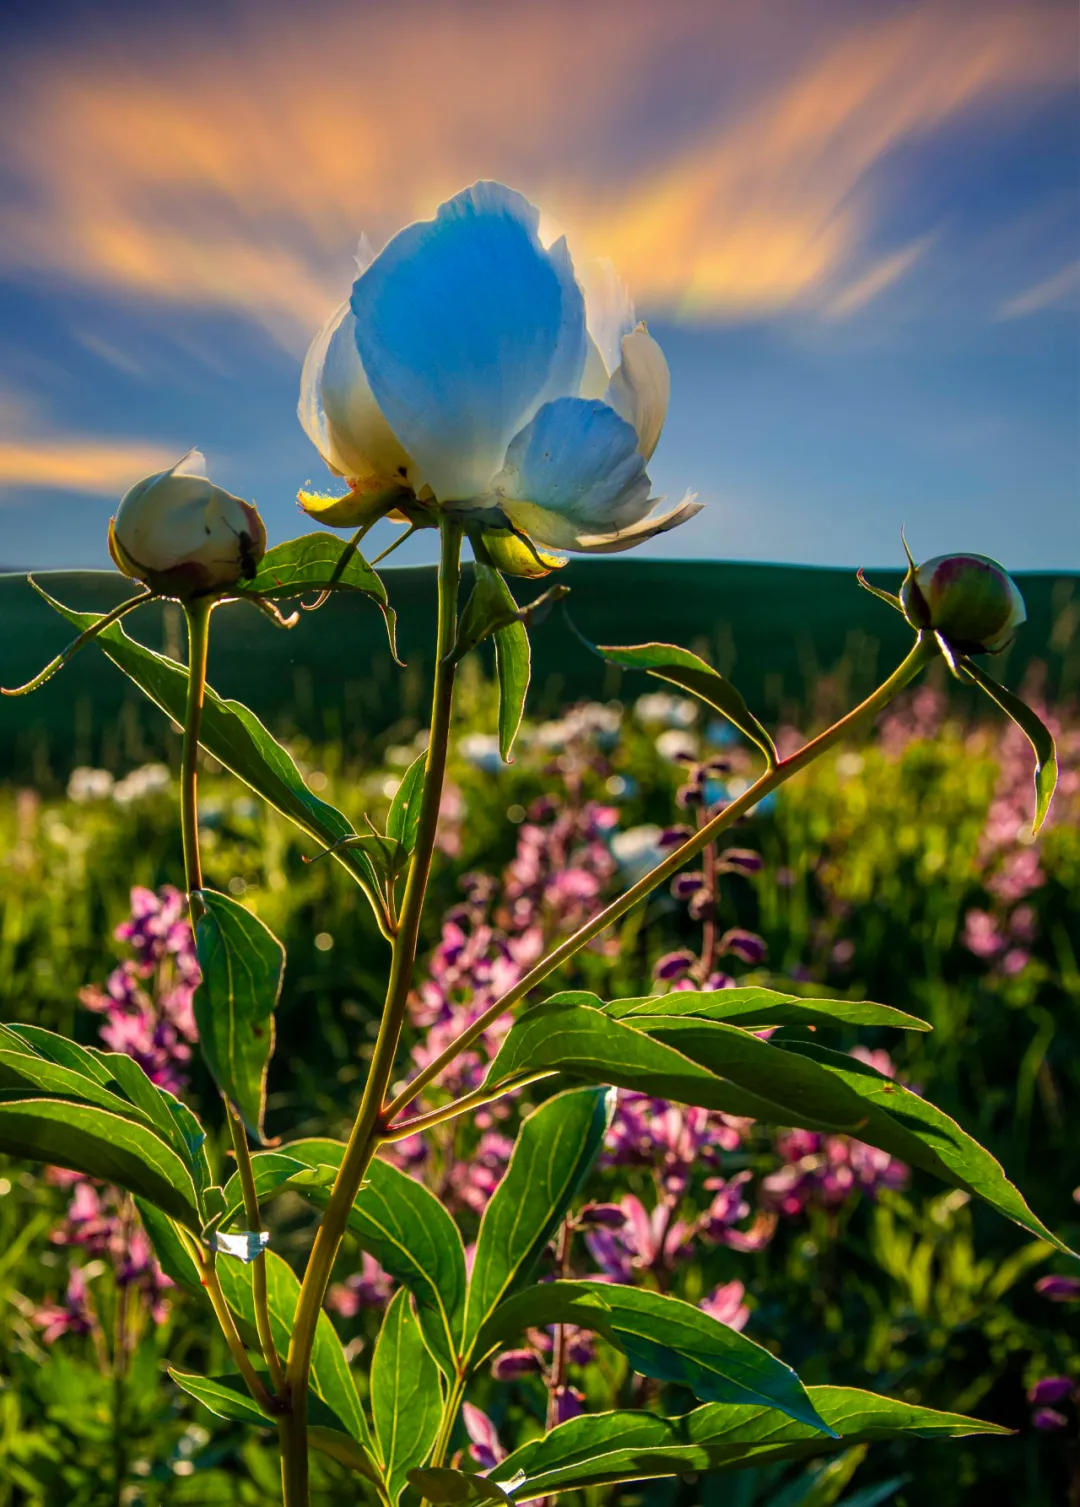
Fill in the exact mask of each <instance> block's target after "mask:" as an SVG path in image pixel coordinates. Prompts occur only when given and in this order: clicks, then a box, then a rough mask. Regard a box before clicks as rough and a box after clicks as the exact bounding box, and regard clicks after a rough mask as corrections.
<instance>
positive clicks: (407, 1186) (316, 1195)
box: [252, 1139, 465, 1378]
mask: <svg viewBox="0 0 1080 1507" xmlns="http://www.w3.org/2000/svg"><path fill="white" fill-rule="evenodd" d="M344 1153H345V1146H344V1143H343V1142H342V1141H329V1140H321V1139H311V1140H304V1141H293V1142H292V1143H291V1144H290V1145H288V1146H283V1147H282V1148H281V1151H280V1152H270V1153H268V1155H270V1156H280V1155H286V1156H289V1157H292V1158H294V1159H295V1160H296V1161H297V1162H298V1163H302V1164H304V1165H306V1166H308V1167H320V1166H326V1167H333V1168H334V1169H335V1171H336V1169H337V1168H338V1167H339V1166H340V1165H341V1158H342V1156H343V1155H344ZM264 1155H267V1154H266V1153H263V1154H259V1155H257V1156H254V1157H253V1158H252V1163H253V1164H254V1166H255V1169H256V1179H258V1176H259V1167H260V1164H261V1163H262V1161H263V1159H264ZM278 1170H283V1169H278ZM290 1175H292V1174H290ZM294 1186H295V1187H296V1190H297V1192H299V1193H301V1194H303V1196H304V1197H305V1198H307V1199H308V1200H309V1201H310V1202H311V1203H314V1204H315V1205H316V1207H318V1208H322V1207H323V1206H324V1205H325V1203H326V1201H327V1198H328V1197H329V1194H328V1191H327V1189H326V1187H325V1186H318V1185H304V1184H303V1183H300V1182H297V1183H295V1184H294ZM349 1229H350V1230H351V1232H352V1233H353V1234H354V1235H355V1236H356V1238H357V1240H358V1241H359V1242H360V1245H361V1247H362V1249H364V1250H365V1251H370V1253H371V1254H372V1255H373V1256H374V1257H375V1259H376V1260H377V1261H378V1262H379V1263H380V1264H381V1265H382V1266H384V1267H385V1268H386V1270H387V1271H388V1272H389V1273H390V1275H391V1276H392V1277H396V1278H397V1280H398V1281H399V1282H403V1283H404V1284H405V1286H406V1287H407V1288H408V1289H409V1290H410V1292H411V1293H412V1295H413V1297H414V1298H415V1299H416V1309H417V1314H418V1316H419V1319H420V1327H421V1329H422V1330H423V1331H424V1338H425V1340H426V1341H427V1345H428V1349H429V1350H430V1351H431V1353H432V1355H433V1356H434V1357H435V1359H436V1361H438V1363H439V1367H440V1369H441V1370H442V1371H443V1372H444V1374H445V1375H446V1376H448V1377H452V1378H456V1376H457V1367H458V1360H459V1357H460V1355H461V1352H462V1333H463V1329H464V1320H465V1247H464V1246H463V1245H462V1242H461V1233H460V1231H459V1230H458V1227H457V1225H456V1224H455V1223H454V1221H453V1219H451V1217H450V1215H449V1214H448V1213H447V1212H446V1210H445V1209H444V1208H443V1206H442V1204H441V1203H440V1202H439V1200H438V1199H437V1198H436V1197H435V1195H434V1193H431V1192H429V1190H428V1189H427V1188H425V1187H424V1185H423V1183H418V1182H417V1181H416V1180H415V1178H411V1177H409V1176H407V1174H406V1173H404V1172H399V1171H398V1169H397V1168H396V1167H392V1166H391V1165H390V1164H389V1162H384V1161H381V1160H380V1159H379V1158H378V1157H376V1158H375V1160H374V1161H373V1162H372V1163H371V1166H370V1167H369V1168H368V1172H367V1178H366V1180H365V1182H364V1185H363V1186H362V1187H361V1189H360V1192H359V1193H358V1194H357V1195H356V1199H355V1200H354V1202H353V1206H352V1209H351V1211H350V1213H349Z"/></svg>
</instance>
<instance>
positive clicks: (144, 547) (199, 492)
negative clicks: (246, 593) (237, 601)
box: [109, 450, 266, 598]
mask: <svg viewBox="0 0 1080 1507" xmlns="http://www.w3.org/2000/svg"><path fill="white" fill-rule="evenodd" d="M109 552H110V554H111V555H112V557H113V559H114V560H115V562H116V564H117V566H118V567H119V569H120V570H122V571H123V572H124V574H125V575H126V576H131V577H133V578H134V579H135V580H137V581H145V582H146V584H147V585H148V586H152V587H154V588H155V589H156V590H158V591H161V592H163V593H164V594H165V595H167V596H178V597H181V598H183V597H194V596H204V595H206V594H208V593H210V592H214V591H223V590H227V589H228V588H229V587H230V586H235V585H237V584H238V583H239V582H240V581H247V580H250V579H251V578H252V576H254V575H255V572H256V570H257V569H258V565H259V561H260V560H261V559H262V557H263V555H264V553H265V552H266V529H265V528H264V527H263V521H262V519H261V518H260V517H259V514H258V512H257V510H256V509H255V508H254V507H253V506H252V504H251V503H249V502H244V500H243V499H242V498H240V497H234V496H233V495H232V493H231V492H226V491H225V490H224V488H222V487H215V486H214V485H213V483H212V482H211V481H209V480H208V478H207V476H206V462H205V461H204V460H203V457H202V456H201V455H200V454H199V452H198V451H197V450H191V451H189V452H188V454H187V455H185V456H184V457H183V459H182V460H179V461H177V463H176V465H175V466H173V467H172V469H171V470H169V471H159V472H158V473H157V475H155V476H148V477H146V478H145V480H143V481H140V482H137V483H136V484H135V486H133V487H132V488H131V490H130V491H129V492H127V493H126V494H125V495H124V497H123V499H122V501H121V503H120V506H119V507H118V508H117V510H116V517H115V518H114V519H113V520H112V522H111V523H110V525H109Z"/></svg>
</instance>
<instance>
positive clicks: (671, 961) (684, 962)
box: [653, 951, 697, 983]
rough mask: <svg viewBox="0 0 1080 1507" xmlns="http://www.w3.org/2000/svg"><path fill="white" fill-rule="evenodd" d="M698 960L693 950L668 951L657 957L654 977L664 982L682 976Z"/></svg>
mask: <svg viewBox="0 0 1080 1507" xmlns="http://www.w3.org/2000/svg"><path fill="white" fill-rule="evenodd" d="M696 961H697V959H696V958H695V957H694V954H693V953H692V952H686V951H680V952H666V953H665V954H664V956H663V957H662V958H658V959H657V962H656V965H655V967H654V968H653V978H654V979H657V980H658V981H660V982H662V983H668V982H669V981H670V980H671V979H677V978H681V977H682V976H683V974H684V973H687V972H689V970H690V969H691V968H692V967H693V966H694V963H695V962H696Z"/></svg>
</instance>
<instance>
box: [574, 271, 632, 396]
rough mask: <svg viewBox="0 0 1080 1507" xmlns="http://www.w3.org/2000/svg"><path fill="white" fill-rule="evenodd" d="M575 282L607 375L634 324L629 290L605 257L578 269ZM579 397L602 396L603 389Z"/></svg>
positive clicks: (618, 358) (620, 355) (612, 367)
mask: <svg viewBox="0 0 1080 1507" xmlns="http://www.w3.org/2000/svg"><path fill="white" fill-rule="evenodd" d="M578 281H579V282H580V284H581V291H582V292H583V293H584V295H585V322H586V324H587V325H588V328H589V335H590V337H591V339H592V340H593V342H594V343H595V345H596V349H597V352H598V353H599V356H600V359H601V361H603V363H604V369H605V371H606V372H607V374H608V376H609V377H610V376H611V375H612V373H613V372H614V371H615V370H616V368H617V367H618V365H619V362H620V361H621V360H622V342H623V336H624V335H629V333H630V331H631V330H632V329H633V328H634V326H635V325H636V324H637V316H636V315H635V313H634V303H633V299H632V298H631V297H630V289H629V288H628V287H627V286H626V284H625V283H624V282H623V280H622V278H621V277H620V276H619V274H618V273H617V272H616V271H615V268H614V266H613V264H612V263H611V262H610V261H608V259H607V257H596V258H595V259H594V260H592V261H589V262H586V263H585V264H584V266H583V267H581V268H580V269H579V271H578ZM581 395H582V397H593V396H595V397H598V398H599V397H603V391H602V390H601V391H600V392H598V393H595V394H593V393H587V392H585V390H584V386H583V387H582V394H581Z"/></svg>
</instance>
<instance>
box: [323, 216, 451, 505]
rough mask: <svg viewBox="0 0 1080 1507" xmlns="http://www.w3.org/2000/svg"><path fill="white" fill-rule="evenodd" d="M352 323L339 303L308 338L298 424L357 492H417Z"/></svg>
mask: <svg viewBox="0 0 1080 1507" xmlns="http://www.w3.org/2000/svg"><path fill="white" fill-rule="evenodd" d="M361 244H363V243H361ZM355 324H356V320H355V319H354V317H353V313H352V310H351V309H350V308H349V305H348V303H343V304H341V305H340V307H339V308H337V309H335V310H334V312H333V314H331V316H330V318H329V319H328V320H327V321H326V323H325V324H324V325H323V327H322V329H321V330H320V331H319V333H318V334H317V335H316V336H315V339H314V340H313V341H312V342H311V346H310V348H309V350H308V353H307V356H306V357H305V360H304V369H303V372H302V374H301V377H300V402H299V405H298V407H297V412H298V414H299V416H300V422H301V424H302V425H303V426H304V429H305V431H306V432H307V435H308V438H309V439H310V440H311V442H312V444H313V445H314V446H315V448H316V449H317V450H318V451H319V453H320V455H321V456H322V458H323V459H324V460H325V461H326V464H327V465H328V466H329V467H330V469H331V470H332V471H336V472H337V474H338V475H339V476H346V477H348V478H349V480H350V482H351V483H352V484H353V486H354V488H356V489H357V490H359V491H360V492H362V493H368V492H372V491H385V490H386V489H387V488H388V487H391V486H397V487H401V486H406V487H410V488H412V489H413V490H414V491H417V490H419V488H420V486H421V485H422V480H421V478H420V476H419V475H418V473H417V470H416V467H415V466H414V465H413V463H412V461H411V459H410V457H409V455H408V453H407V452H406V451H405V450H404V448H403V447H402V445H401V443H400V441H399V440H398V438H397V436H396V435H395V434H394V432H393V430H392V429H391V428H390V425H389V424H388V423H387V422H386V420H385V418H384V417H383V415H382V413H381V412H380V411H379V406H378V404H377V403H376V402H375V399H374V397H373V396H372V392H371V387H370V385H369V383H368V380H367V376H366V375H365V373H364V368H363V364H362V363H361V360H360V355H359V352H358V351H357V349H356V338H355Z"/></svg>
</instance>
